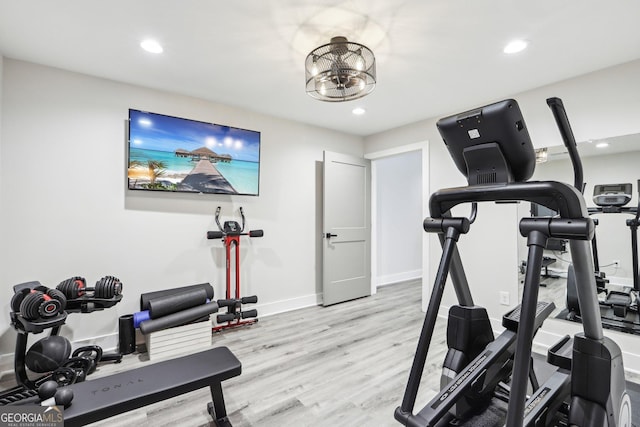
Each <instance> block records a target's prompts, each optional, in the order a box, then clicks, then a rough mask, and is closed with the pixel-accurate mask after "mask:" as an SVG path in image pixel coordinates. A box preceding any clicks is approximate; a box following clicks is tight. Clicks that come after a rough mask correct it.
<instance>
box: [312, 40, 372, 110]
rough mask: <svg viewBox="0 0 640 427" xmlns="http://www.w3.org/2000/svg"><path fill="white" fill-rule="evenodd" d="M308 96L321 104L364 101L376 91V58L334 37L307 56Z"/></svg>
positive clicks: (370, 53)
mask: <svg viewBox="0 0 640 427" xmlns="http://www.w3.org/2000/svg"><path fill="white" fill-rule="evenodd" d="M305 77H306V81H307V94H309V95H310V96H311V97H313V98H316V99H319V100H321V101H329V102H340V101H350V100H352V99H358V98H362V97H363V96H365V95H367V94H369V93H371V91H372V90H373V89H374V88H375V87H376V58H375V57H374V56H373V52H372V51H371V49H369V48H368V47H366V46H364V45H361V44H360V43H354V42H350V41H348V40H347V38H346V37H333V38H332V39H331V42H330V43H328V44H325V45H322V46H320V47H317V48H315V49H314V50H312V51H311V53H309V55H307V59H306V61H305Z"/></svg>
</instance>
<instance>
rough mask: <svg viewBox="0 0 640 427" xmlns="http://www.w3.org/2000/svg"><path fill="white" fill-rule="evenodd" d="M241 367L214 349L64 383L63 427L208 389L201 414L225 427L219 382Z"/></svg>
mask: <svg viewBox="0 0 640 427" xmlns="http://www.w3.org/2000/svg"><path fill="white" fill-rule="evenodd" d="M241 371H242V364H241V363H240V361H239V360H238V359H237V358H236V357H235V356H234V354H233V353H231V351H230V350H229V349H228V348H227V347H217V348H213V349H210V350H206V351H203V352H200V353H194V354H191V355H188V356H185V357H181V358H178V359H172V360H166V361H163V362H159V363H154V364H153V365H148V366H143V367H141V368H137V369H133V370H130V371H125V372H121V373H118V374H114V375H110V376H107V377H103V378H97V379H95V380H89V381H84V382H81V383H77V384H73V385H70V386H69V387H70V388H71V389H72V390H73V394H74V398H73V401H72V403H71V406H70V407H68V408H67V409H65V411H64V423H65V426H67V427H74V426H83V425H86V424H89V423H92V422H96V421H100V420H103V419H105V418H108V417H112V416H114V415H118V414H122V413H124V412H129V411H132V410H134V409H138V408H141V407H143V406H147V405H150V404H152V403H156V402H160V401H162V400H166V399H169V398H172V397H175V396H179V395H181V394H184V393H188V392H190V391H194V390H198V389H200V388H203V387H210V388H211V397H212V398H213V402H209V404H208V405H207V410H208V411H209V414H211V416H212V417H213V419H214V421H215V425H216V426H218V427H231V423H230V422H229V420H228V418H227V411H226V408H225V405H224V397H223V395H222V387H221V382H222V381H224V380H226V379H229V378H232V377H235V376H238V375H240V373H241Z"/></svg>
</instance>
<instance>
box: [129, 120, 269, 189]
mask: <svg viewBox="0 0 640 427" xmlns="http://www.w3.org/2000/svg"><path fill="white" fill-rule="evenodd" d="M127 175H128V181H129V189H131V190H155V191H178V192H189V193H214V194H241V195H252V196H257V195H258V186H259V181H260V132H256V131H251V130H246V129H238V128H234V127H230V126H223V125H216V124H212V123H205V122H199V121H195V120H188V119H182V118H179V117H171V116H165V115H162V114H156V113H149V112H145V111H137V110H129V165H128V173H127Z"/></svg>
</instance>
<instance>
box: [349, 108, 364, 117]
mask: <svg viewBox="0 0 640 427" xmlns="http://www.w3.org/2000/svg"><path fill="white" fill-rule="evenodd" d="M351 112H352V113H353V114H355V115H356V116H361V115H363V114H364V113H366V112H367V110H365V109H364V108H362V107H356V108H354V109H353V110H352V111H351Z"/></svg>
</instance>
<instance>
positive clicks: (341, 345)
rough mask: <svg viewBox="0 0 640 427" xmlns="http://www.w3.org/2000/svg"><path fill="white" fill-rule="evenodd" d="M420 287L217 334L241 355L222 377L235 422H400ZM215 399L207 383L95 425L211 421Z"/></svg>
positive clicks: (432, 379)
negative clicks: (237, 371)
mask: <svg viewBox="0 0 640 427" xmlns="http://www.w3.org/2000/svg"><path fill="white" fill-rule="evenodd" d="M420 295H421V290H420V283H419V282H406V283H401V284H396V285H391V286H386V287H383V288H381V289H379V291H378V293H377V294H376V295H374V296H372V297H368V298H363V299H359V300H355V301H351V302H347V303H343V304H337V305H334V306H331V307H309V308H305V309H301V310H297V311H293V312H289V313H283V314H278V315H275V316H269V317H265V318H262V319H260V321H259V322H258V323H256V324H254V325H251V326H246V327H241V328H236V329H233V330H226V331H224V332H222V333H216V334H214V337H213V340H214V343H215V344H214V345H215V346H227V347H229V349H231V351H232V352H233V353H235V355H236V356H237V357H238V359H239V360H240V361H241V362H242V375H240V376H239V377H236V378H232V379H230V380H228V381H225V382H223V384H222V387H223V390H224V395H225V402H226V405H227V412H228V415H229V419H230V421H231V422H232V424H233V425H234V427H243V426H261V427H262V426H332V427H333V426H376V427H377V426H397V425H399V424H398V423H397V422H396V421H394V418H393V411H394V409H395V408H396V407H397V406H398V405H399V404H400V402H401V400H402V395H403V393H404V388H405V385H406V381H407V377H408V374H409V368H410V366H411V362H412V360H413V355H414V352H415V348H416V344H417V339H418V335H419V333H420V328H421V326H422V321H423V313H422V312H421V310H420ZM444 323H445V322H444V321H443V322H442V325H439V326H438V328H437V330H436V331H435V334H434V340H433V347H432V348H433V351H432V352H431V355H430V358H429V360H428V361H427V367H426V369H425V375H424V378H425V381H424V384H423V386H422V387H421V391H420V394H419V397H418V403H417V405H416V407H420V408H421V407H422V406H424V404H426V402H428V400H429V399H430V398H431V397H432V396H433V395H434V394H435V393H436V392H437V390H438V389H439V379H440V366H441V364H442V360H443V359H444V351H445V343H444V342H445V334H444V330H445V325H444ZM143 358H144V357H143V356H135V355H133V356H132V355H129V356H126V357H125V361H124V362H123V363H122V364H120V365H102V366H101V367H100V369H99V371H100V372H96V373H94V374H92V377H97V376H98V375H108V374H110V373H113V372H115V371H120V370H123V369H131V368H133V367H135V366H136V365H139V364H141V363H145V362H141V361H139V360H138V359H143ZM146 363H149V362H146ZM429 372H431V374H430V373H429ZM89 380H90V379H89ZM210 400H211V398H210V394H209V391H208V390H201V391H197V392H193V393H189V394H186V395H183V396H182V397H180V398H176V399H172V400H167V401H165V402H161V403H157V404H154V405H150V406H147V407H145V408H143V409H140V410H137V411H132V412H129V413H127V414H122V415H119V416H116V417H113V418H111V419H108V420H104V421H101V422H99V423H95V424H92V425H93V426H105V427H106V426H110V427H111V426H132V425H136V426H170V425H172V426H208V425H210V424H209V421H210V419H211V418H210V416H209V414H208V413H207V411H206V405H207V402H209V401H210ZM211 425H213V424H211Z"/></svg>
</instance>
